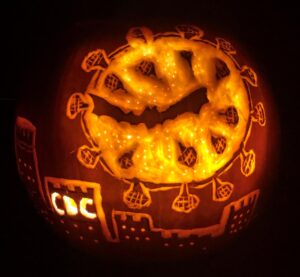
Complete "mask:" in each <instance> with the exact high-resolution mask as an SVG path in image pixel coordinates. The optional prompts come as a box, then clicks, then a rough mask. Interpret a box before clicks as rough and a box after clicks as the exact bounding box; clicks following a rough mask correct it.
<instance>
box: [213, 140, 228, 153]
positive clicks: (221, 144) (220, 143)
mask: <svg viewBox="0 0 300 277" xmlns="http://www.w3.org/2000/svg"><path fill="white" fill-rule="evenodd" d="M211 143H212V145H213V146H214V148H215V150H216V152H217V154H223V152H224V151H225V148H226V139H225V138H224V137H214V136H212V137H211Z"/></svg>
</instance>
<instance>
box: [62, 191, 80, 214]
mask: <svg viewBox="0 0 300 277" xmlns="http://www.w3.org/2000/svg"><path fill="white" fill-rule="evenodd" d="M63 200H64V204H65V207H66V211H67V214H68V215H77V214H78V208H77V205H76V202H75V201H74V199H72V198H70V197H68V196H65V195H64V196H63Z"/></svg>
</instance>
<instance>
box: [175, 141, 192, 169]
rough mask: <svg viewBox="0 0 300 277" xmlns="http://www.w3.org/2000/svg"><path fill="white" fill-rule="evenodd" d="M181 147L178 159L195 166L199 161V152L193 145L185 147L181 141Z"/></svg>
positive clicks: (187, 164)
mask: <svg viewBox="0 0 300 277" xmlns="http://www.w3.org/2000/svg"><path fill="white" fill-rule="evenodd" d="M179 147H180V150H181V155H180V156H179V158H178V161H179V162H180V163H182V164H184V165H186V166H188V167H193V166H194V164H195V163H196V161H197V152H196V150H195V148H194V147H192V146H189V147H185V146H184V145H182V144H181V143H179Z"/></svg>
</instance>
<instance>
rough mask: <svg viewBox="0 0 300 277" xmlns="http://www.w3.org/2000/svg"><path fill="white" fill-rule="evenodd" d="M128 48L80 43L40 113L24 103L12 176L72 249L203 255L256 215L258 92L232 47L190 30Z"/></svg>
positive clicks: (263, 135) (264, 113) (135, 35)
mask: <svg viewBox="0 0 300 277" xmlns="http://www.w3.org/2000/svg"><path fill="white" fill-rule="evenodd" d="M89 39H90V38H89ZM101 39H102V38H101ZM126 39H127V42H128V43H127V44H126V45H123V46H121V45H120V41H121V39H120V40H119V39H117V38H115V41H114V42H113V43H112V42H111V41H110V42H109V43H106V44H105V43H104V45H110V47H108V49H105V48H103V46H102V45H101V43H99V37H97V35H96V36H95V37H93V38H92V39H90V41H89V43H86V41H85V42H83V43H82V45H80V47H79V48H76V49H75V50H74V52H73V53H72V55H70V57H69V58H68V59H67V62H66V64H65V67H64V68H63V70H61V75H60V81H59V84H58V85H57V86H56V87H55V86H52V87H51V90H52V89H53V91H52V92H51V93H48V94H43V93H40V94H39V99H38V101H42V102H41V104H39V105H37V106H36V107H35V108H34V109H29V107H30V106H28V105H26V101H25V104H24V105H23V106H22V108H20V109H19V112H18V115H17V119H16V135H15V142H16V155H17V164H18V169H19V173H20V176H21V178H22V179H23V181H24V182H25V184H26V185H27V187H28V189H29V191H30V193H31V195H32V197H33V198H34V200H35V203H36V204H37V207H38V209H39V210H40V211H41V213H42V214H43V216H44V217H45V218H46V219H47V220H48V221H49V222H50V223H51V224H52V225H53V226H54V227H56V229H57V230H59V231H60V232H61V233H62V234H63V235H64V236H65V237H66V238H67V239H68V240H70V241H73V243H74V242H75V244H76V245H81V246H83V247H86V248H88V249H96V250H98V249H102V248H103V245H126V244H127V245H130V246H132V245H134V246H141V247H142V248H143V249H146V248H147V247H149V248H153V247H154V248H155V249H157V248H162V249H163V248H164V249H172V250H173V249H180V248H186V249H197V253H201V252H205V251H207V250H208V249H209V248H211V247H213V246H214V245H216V244H218V243H219V242H220V241H222V240H225V239H227V238H230V237H232V236H235V234H237V233H238V232H239V231H240V230H242V229H244V228H245V227H246V226H247V225H248V223H249V221H250V220H251V218H252V217H253V215H254V214H255V212H256V211H255V209H256V206H257V203H258V201H259V199H260V197H261V189H262V187H263V184H261V182H260V181H261V179H262V176H263V174H264V171H265V170H266V161H267V159H266V156H267V151H268V150H267V149H268V145H267V130H268V123H269V121H268V120H269V118H268V113H269V111H268V103H266V101H267V99H268V98H267V96H266V95H265V94H266V93H267V92H266V91H263V90H262V89H260V85H259V82H258V80H257V75H256V73H255V72H254V70H253V69H251V67H250V66H248V65H245V64H241V63H240V62H239V61H238V59H237V60H236V58H237V57H238V56H237V53H236V50H235V48H234V47H233V46H232V44H231V43H230V42H228V41H227V40H225V39H223V38H216V39H215V40H213V39H207V38H206V37H205V35H204V32H203V31H202V30H201V29H199V28H198V27H195V26H187V25H180V26H177V27H176V28H175V30H173V31H172V30H171V31H170V32H163V33H157V34H153V33H152V31H151V30H150V29H148V28H146V27H136V28H132V29H130V30H129V32H128V34H127V36H126ZM102 42H105V37H104V38H103V39H102ZM111 44H112V45H111ZM28 99H30V100H29V101H31V99H32V98H30V97H29V98H28ZM51 99H52V100H51ZM27 102H28V101H27Z"/></svg>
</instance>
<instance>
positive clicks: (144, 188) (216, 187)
mask: <svg viewBox="0 0 300 277" xmlns="http://www.w3.org/2000/svg"><path fill="white" fill-rule="evenodd" d="M176 30H177V32H169V33H160V34H156V35H152V32H151V31H150V30H149V29H147V28H145V27H141V28H132V29H131V30H130V31H129V33H128V35H127V40H128V42H129V44H128V45H125V46H122V47H120V48H118V49H117V50H115V51H114V52H113V53H111V54H110V55H106V53H105V51H104V50H102V49H97V50H95V51H92V52H90V53H88V55H87V56H86V57H85V59H84V60H83V62H82V68H83V69H84V70H85V71H87V72H90V71H93V70H94V71H96V73H94V75H93V77H92V80H91V81H90V84H89V85H88V87H87V90H86V92H85V93H84V94H82V93H74V94H73V95H71V97H70V98H69V101H68V104H67V116H68V117H69V118H70V119H74V118H75V117H76V116H77V115H78V114H81V124H82V129H83V131H84V133H85V135H86V137H87V139H88V140H89V142H90V143H91V145H92V147H88V146H82V147H80V148H79V151H78V153H77V158H78V160H79V161H80V162H81V163H82V164H83V165H84V166H86V167H87V168H95V166H96V164H97V163H98V162H100V164H101V165H102V166H103V168H104V170H105V171H107V172H108V173H110V174H111V175H113V176H115V177H117V178H119V179H121V180H123V181H124V182H125V183H129V184H130V186H129V189H128V190H127V191H125V192H124V202H125V203H126V199H127V198H126V197H125V195H139V196H140V197H141V199H143V198H144V199H147V201H141V199H135V200H134V201H136V202H135V203H127V205H128V206H129V207H130V208H132V207H134V208H135V209H140V208H142V207H145V205H143V203H146V206H149V205H150V204H151V195H150V192H155V191H159V190H160V189H163V190H167V189H180V192H179V195H178V196H177V197H176V199H175V200H174V202H173V205H172V208H173V209H174V210H176V211H178V212H185V213H188V212H190V211H191V210H193V209H194V208H196V207H197V206H198V204H199V202H200V201H199V199H198V197H197V196H196V195H191V194H190V193H189V190H188V187H193V188H196V189H201V188H203V187H205V186H207V185H209V184H212V186H213V197H212V198H213V200H215V201H225V200H227V199H228V198H229V197H230V195H231V194H232V191H233V188H234V185H233V184H231V183H229V182H222V181H221V180H220V176H221V175H222V174H223V173H224V172H226V171H228V170H229V168H230V167H231V166H232V164H233V163H234V162H235V161H236V160H237V159H238V158H240V160H241V172H242V174H243V175H245V176H246V177H247V176H249V175H250V174H252V173H253V171H254V169H255V153H254V151H253V150H252V149H251V150H250V151H248V152H247V151H246V150H245V145H246V142H247V140H248V138H249V136H250V134H251V128H252V122H258V123H259V124H260V125H261V126H264V125H265V113H264V107H263V104H262V103H261V102H260V103H258V104H257V105H256V107H255V108H253V105H252V99H251V94H250V88H249V85H251V86H257V76H256V74H255V72H254V71H253V70H252V69H251V68H250V67H248V66H242V67H240V65H239V64H238V63H237V61H236V60H235V59H234V58H233V57H232V55H233V54H235V53H236V51H235V50H234V48H233V46H232V45H231V44H230V43H229V42H227V41H226V40H224V39H222V38H217V39H216V42H217V43H216V44H215V43H213V42H210V41H208V40H204V39H203V38H202V36H203V31H202V30H200V29H199V28H198V27H195V26H183V25H182V26H177V27H176ZM161 38H176V39H177V38H178V39H182V40H185V41H186V40H187V41H192V42H193V43H201V44H202V45H208V46H209V47H212V48H213V49H215V50H216V51H219V52H220V53H222V55H225V56H226V57H227V58H228V59H230V61H231V62H232V63H233V64H234V66H235V67H236V69H237V71H239V75H240V77H241V79H242V80H243V85H244V88H245V90H246V93H247V98H248V109H249V116H248V118H247V122H246V127H245V132H244V133H243V138H242V139H241V142H240V143H239V146H238V148H237V150H236V151H235V152H234V154H233V155H232V156H231V158H230V159H228V161H227V162H226V164H224V165H223V166H221V167H220V168H218V169H217V170H215V171H214V172H213V174H211V176H209V177H208V178H202V179H201V180H200V181H199V180H198V181H194V180H189V181H190V182H186V181H185V180H179V182H174V180H173V181H172V182H169V181H168V182H165V183H164V182H159V183H160V184H161V188H151V182H149V180H147V178H146V180H140V179H139V180H138V181H134V179H136V178H130V174H128V177H129V178H126V174H125V176H116V174H115V170H112V169H111V166H110V165H108V163H107V161H106V160H107V156H106V157H103V151H101V148H100V147H99V143H98V141H97V139H95V137H96V136H95V134H93V133H92V130H91V129H92V128H91V126H93V124H94V125H95V124H96V123H95V122H92V123H88V120H87V118H88V117H89V116H91V115H92V117H90V118H91V119H89V120H90V121H91V120H95V116H94V114H93V110H94V102H93V100H92V97H91V96H90V95H91V94H97V93H95V92H94V91H95V88H96V87H97V85H98V84H99V80H100V79H101V78H102V87H103V80H105V83H104V85H105V86H106V87H109V89H110V90H112V91H114V93H115V92H117V93H118V92H120V91H122V90H124V86H123V85H122V83H120V82H119V80H118V77H117V76H115V75H113V74H110V75H108V73H105V72H106V71H107V68H109V66H110V64H111V63H112V62H113V60H115V59H117V58H118V57H121V58H122V55H123V54H124V53H128V51H129V49H131V48H132V47H142V46H143V45H145V43H147V42H153V41H156V40H158V39H161ZM124 57H125V58H126V55H124ZM225 69H226V68H225ZM227 69H228V68H227ZM125 70H126V69H125ZM139 70H142V71H143V70H144V71H145V72H146V73H147V75H151V74H152V73H153V68H152V67H151V66H145V65H144V64H140V66H139ZM151 72H152V73H151ZM148 73H149V74H148ZM150 73H151V74H150ZM103 74H106V77H109V80H108V78H106V79H104V78H103ZM222 74H223V75H225V76H226V74H228V72H227V73H226V70H223V71H221V77H222ZM217 77H218V76H217ZM117 95H118V97H119V96H120V94H117ZM150 96H151V95H150ZM149 99H150V98H148V100H149ZM105 100H107V98H106V99H105ZM138 100H140V99H138ZM150 100H151V99H150ZM176 101H180V99H179V100H178V99H177V100H176ZM176 101H175V102H176ZM152 104H153V103H152ZM172 104H173V103H172ZM172 104H171V105H172ZM166 108H167V107H161V109H162V110H164V109H166ZM122 110H123V111H125V112H128V109H126V107H123V109H122ZM141 112H142V111H141V110H138V109H137V110H136V113H137V114H140V113H141ZM225 113H226V112H225ZM108 122H109V121H108ZM109 135H110V134H109ZM131 136H132V134H128V139H131V138H132V137H131ZM214 142H215V143H217V144H218V145H217V146H218V148H217V149H220V150H219V151H220V152H221V153H222V151H224V150H222V145H223V147H226V146H224V141H223V140H214ZM214 142H213V144H214ZM220 143H221V144H220ZM187 148H189V147H186V148H185V149H187ZM125 154H126V153H125ZM126 157H127V159H128V155H127V156H126ZM194 163H195V162H193V164H194ZM123 164H124V168H123V169H125V172H126V170H128V167H130V166H131V164H132V161H128V160H126V161H124V162H123ZM133 177H135V176H133ZM175 179H176V178H175ZM141 181H143V182H144V183H142V182H141ZM133 183H134V184H135V185H132V184H133ZM134 191H136V192H134ZM137 192H138V193H137ZM179 199H180V201H183V202H185V201H187V202H189V201H191V203H177V202H176V201H179ZM137 203H141V204H140V205H138V204H137ZM193 203H194V204H193ZM184 207H188V208H187V209H185V208H184Z"/></svg>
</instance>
